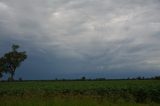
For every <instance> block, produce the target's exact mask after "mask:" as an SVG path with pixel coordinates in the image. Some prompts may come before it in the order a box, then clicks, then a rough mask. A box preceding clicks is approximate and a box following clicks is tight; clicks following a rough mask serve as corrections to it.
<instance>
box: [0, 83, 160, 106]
mask: <svg viewBox="0 0 160 106" xmlns="http://www.w3.org/2000/svg"><path fill="white" fill-rule="evenodd" d="M22 105H23V106H159V105H160V80H110V81H109V80H108V81H25V82H0V106H22Z"/></svg>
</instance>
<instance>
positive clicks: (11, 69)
mask: <svg viewBox="0 0 160 106" xmlns="http://www.w3.org/2000/svg"><path fill="white" fill-rule="evenodd" d="M18 48H19V45H14V44H13V45H12V51H10V52H8V53H5V54H4V56H3V57H1V58H0V73H1V74H2V73H4V72H5V73H10V78H9V79H10V80H13V76H14V74H15V70H16V68H17V67H19V66H20V64H21V62H22V61H24V60H25V59H26V58H27V55H26V52H25V51H23V52H19V51H17V49H18Z"/></svg>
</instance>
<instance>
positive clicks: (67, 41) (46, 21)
mask: <svg viewBox="0 0 160 106" xmlns="http://www.w3.org/2000/svg"><path fill="white" fill-rule="evenodd" d="M159 10H160V1H159V0H134V1H133V0H23V1H22V0H1V1H0V32H1V33H0V42H1V45H4V44H7V43H6V42H5V41H8V40H11V41H13V42H21V43H22V44H23V46H24V47H25V48H26V49H27V50H28V51H29V53H30V54H31V55H32V56H34V55H37V53H38V55H40V56H44V57H45V59H46V61H47V60H48V59H54V58H55V57H56V58H58V59H61V60H63V61H65V59H66V60H67V59H68V60H67V61H69V62H70V61H74V62H73V64H74V63H75V64H76V65H75V66H76V67H74V66H72V64H68V66H66V67H67V70H70V68H71V67H72V68H73V70H79V71H80V70H87V71H88V70H89V71H95V72H96V71H100V70H101V71H102V72H103V73H104V72H106V71H114V70H117V71H118V70H128V71H134V70H136V71H137V70H139V71H152V70H159V69H160V46H159V45H160V43H159V40H160V14H159ZM6 39H7V40H6ZM1 49H2V51H4V50H5V47H4V46H3V47H2V48H1ZM46 55H47V56H48V57H47V56H46ZM50 57H52V58H50ZM50 61H51V60H50ZM75 61H76V62H75ZM51 63H53V62H51ZM63 63H64V64H66V63H65V62H62V63H59V64H62V67H63V66H64V64H63ZM70 63H72V62H70ZM53 69H54V68H53ZM158 72H159V71H158Z"/></svg>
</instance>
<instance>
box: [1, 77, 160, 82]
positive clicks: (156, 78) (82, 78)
mask: <svg viewBox="0 0 160 106" xmlns="http://www.w3.org/2000/svg"><path fill="white" fill-rule="evenodd" d="M107 80H160V76H155V77H150V78H146V77H140V76H139V77H133V78H130V77H128V78H121V79H107V78H94V79H90V78H86V77H85V76H83V77H81V78H79V79H65V78H61V79H58V78H56V79H50V80H41V79H40V80H23V79H22V78H19V79H17V80H14V81H107ZM6 81H10V80H1V82H6Z"/></svg>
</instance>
